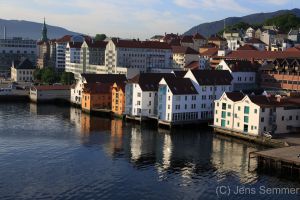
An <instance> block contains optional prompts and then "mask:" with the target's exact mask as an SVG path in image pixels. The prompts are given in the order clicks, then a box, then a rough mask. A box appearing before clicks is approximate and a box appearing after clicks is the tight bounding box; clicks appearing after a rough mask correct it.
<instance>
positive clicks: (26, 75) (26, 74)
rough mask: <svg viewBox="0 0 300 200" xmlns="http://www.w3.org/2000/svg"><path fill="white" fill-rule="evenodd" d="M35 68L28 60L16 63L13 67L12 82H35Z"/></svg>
mask: <svg viewBox="0 0 300 200" xmlns="http://www.w3.org/2000/svg"><path fill="white" fill-rule="evenodd" d="M34 70H35V66H33V64H32V62H30V61H29V60H28V59H27V58H26V59H25V58H23V59H21V61H14V62H13V63H12V67H11V80H12V81H15V82H31V81H33V72H34Z"/></svg>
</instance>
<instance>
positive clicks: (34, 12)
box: [0, 0, 300, 39]
mask: <svg viewBox="0 0 300 200" xmlns="http://www.w3.org/2000/svg"><path fill="white" fill-rule="evenodd" d="M299 7H300V0H0V18H2V19H17V20H27V21H34V22H42V21H43V18H44V17H45V18H46V22H47V24H49V25H55V26H60V27H64V28H66V29H68V30H71V31H75V32H80V33H84V34H88V35H91V36H93V35H95V34H96V33H105V34H106V35H108V36H111V37H113V36H114V37H123V38H140V39H145V38H150V37H152V36H153V35H163V34H164V33H165V32H168V33H171V32H172V33H179V34H181V33H184V32H185V31H187V30H189V29H190V28H192V27H193V26H195V25H198V24H201V23H205V22H211V21H216V20H221V19H223V18H226V17H232V16H237V17H239V16H244V15H247V14H252V13H258V12H272V11H276V10H281V9H292V8H299Z"/></svg>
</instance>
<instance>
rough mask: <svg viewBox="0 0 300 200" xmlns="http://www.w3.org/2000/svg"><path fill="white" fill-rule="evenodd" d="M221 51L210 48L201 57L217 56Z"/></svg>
mask: <svg viewBox="0 0 300 200" xmlns="http://www.w3.org/2000/svg"><path fill="white" fill-rule="evenodd" d="M218 51H219V49H218V48H209V49H207V50H206V51H204V52H202V53H201V56H210V57H211V56H215V55H217V54H218Z"/></svg>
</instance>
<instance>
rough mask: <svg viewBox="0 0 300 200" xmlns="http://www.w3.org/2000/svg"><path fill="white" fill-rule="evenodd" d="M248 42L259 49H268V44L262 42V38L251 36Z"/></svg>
mask: <svg viewBox="0 0 300 200" xmlns="http://www.w3.org/2000/svg"><path fill="white" fill-rule="evenodd" d="M246 44H248V45H252V46H254V47H255V48H256V49H257V50H259V51H265V50H266V44H265V43H264V42H262V41H261V40H260V39H256V38H251V39H249V40H247V41H246Z"/></svg>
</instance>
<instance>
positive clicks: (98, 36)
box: [95, 34, 107, 41]
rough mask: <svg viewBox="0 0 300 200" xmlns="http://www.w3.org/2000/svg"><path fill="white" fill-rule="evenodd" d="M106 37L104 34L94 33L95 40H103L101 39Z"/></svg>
mask: <svg viewBox="0 0 300 200" xmlns="http://www.w3.org/2000/svg"><path fill="white" fill-rule="evenodd" d="M106 38H107V37H106V35H105V34H96V36H95V40H96V41H103V40H105V39H106Z"/></svg>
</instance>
